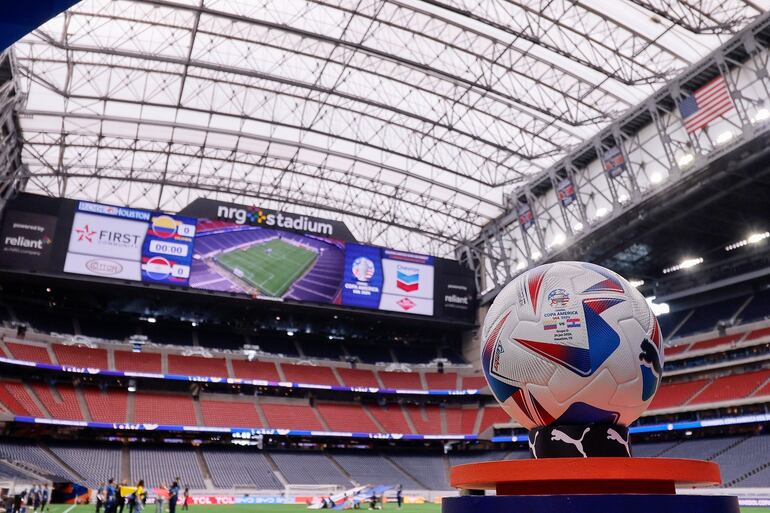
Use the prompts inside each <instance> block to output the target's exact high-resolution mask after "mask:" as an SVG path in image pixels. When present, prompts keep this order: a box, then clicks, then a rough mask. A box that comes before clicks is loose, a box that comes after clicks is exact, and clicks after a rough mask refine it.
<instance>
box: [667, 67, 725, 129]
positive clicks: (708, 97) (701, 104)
mask: <svg viewBox="0 0 770 513" xmlns="http://www.w3.org/2000/svg"><path fill="white" fill-rule="evenodd" d="M734 108H735V105H733V99H732V97H731V96H730V91H728V90H727V83H726V82H725V77H723V76H722V75H719V76H718V77H717V78H715V79H714V80H712V81H710V82H709V83H707V84H706V85H704V86H703V87H701V88H699V89H698V90H696V91H695V92H694V93H693V94H692V95H690V96H688V97H687V98H685V99H684V100H682V102H681V103H680V104H679V113H680V114H681V115H682V123H684V128H685V130H687V133H688V134H691V133H693V132H695V131H696V130H700V129H702V128H705V127H707V126H708V124H709V123H711V122H712V121H714V120H715V119H717V118H718V117H721V116H723V115H724V114H726V113H727V112H730V111H731V110H733V109H734Z"/></svg>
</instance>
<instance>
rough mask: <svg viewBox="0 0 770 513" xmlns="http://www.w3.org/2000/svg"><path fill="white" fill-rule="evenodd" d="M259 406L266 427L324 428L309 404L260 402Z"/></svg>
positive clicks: (321, 429) (319, 429) (320, 429)
mask: <svg viewBox="0 0 770 513" xmlns="http://www.w3.org/2000/svg"><path fill="white" fill-rule="evenodd" d="M260 406H261V407H262V411H263V412H264V414H265V419H267V423H268V427H271V428H282V429H312V430H318V431H323V430H324V428H323V426H322V425H321V422H320V421H319V420H318V417H316V416H315V413H314V412H313V409H312V408H311V407H310V406H309V405H301V404H274V403H262V404H260Z"/></svg>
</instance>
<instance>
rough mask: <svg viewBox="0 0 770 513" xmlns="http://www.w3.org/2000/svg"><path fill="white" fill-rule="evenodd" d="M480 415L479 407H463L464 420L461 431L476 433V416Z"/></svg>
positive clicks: (462, 432)
mask: <svg viewBox="0 0 770 513" xmlns="http://www.w3.org/2000/svg"><path fill="white" fill-rule="evenodd" d="M478 416H479V409H478V408H463V410H462V420H461V424H460V433H461V434H471V433H475V431H474V430H473V428H474V427H476V418H477V417H478Z"/></svg>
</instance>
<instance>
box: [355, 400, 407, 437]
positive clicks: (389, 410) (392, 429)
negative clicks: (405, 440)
mask: <svg viewBox="0 0 770 513" xmlns="http://www.w3.org/2000/svg"><path fill="white" fill-rule="evenodd" d="M366 408H367V409H368V410H369V412H370V413H371V414H372V416H373V417H374V418H375V419H377V422H379V424H380V425H381V426H382V427H383V428H384V429H385V432H386V433H412V430H411V429H410V428H409V423H408V422H407V420H406V417H405V416H404V412H403V410H402V409H401V406H399V405H398V404H388V405H382V406H379V405H377V406H367V407H366Z"/></svg>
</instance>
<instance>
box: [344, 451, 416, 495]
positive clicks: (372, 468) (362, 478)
mask: <svg viewBox="0 0 770 513" xmlns="http://www.w3.org/2000/svg"><path fill="white" fill-rule="evenodd" d="M332 457H333V458H334V460H335V461H336V462H337V463H339V465H340V466H341V467H342V468H343V469H345V472H347V473H348V475H350V476H351V477H352V478H353V479H354V480H355V481H356V482H358V483H359V484H389V485H399V484H400V485H402V486H403V487H404V489H406V490H420V489H422V488H424V486H422V485H421V484H420V483H417V482H416V481H415V480H414V479H412V478H411V477H409V476H408V475H407V474H406V473H405V472H404V471H403V470H401V469H399V468H398V467H396V466H395V465H394V464H393V463H392V462H391V461H389V460H388V459H386V458H382V457H381V456H379V455H377V454H371V453H356V454H334V455H332Z"/></svg>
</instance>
